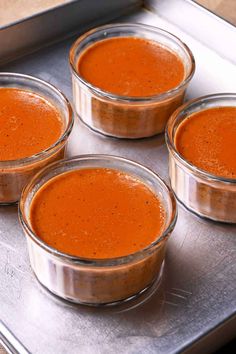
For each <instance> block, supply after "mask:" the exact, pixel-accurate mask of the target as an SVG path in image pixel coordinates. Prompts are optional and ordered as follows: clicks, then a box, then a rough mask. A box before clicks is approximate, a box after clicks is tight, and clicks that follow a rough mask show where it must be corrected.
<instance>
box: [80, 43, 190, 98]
mask: <svg viewBox="0 0 236 354" xmlns="http://www.w3.org/2000/svg"><path fill="white" fill-rule="evenodd" d="M78 72H79V74H80V75H81V76H82V77H83V78H84V79H85V80H87V81H88V82H89V83H91V84H93V85H94V86H96V87H98V88H100V89H102V90H105V91H108V92H111V93H114V94H118V95H123V96H151V95H155V94H160V93H163V92H166V91H168V90H170V89H173V88H174V87H176V86H178V85H179V84H180V83H181V82H182V81H183V79H184V65H183V63H182V61H181V59H180V58H179V57H178V56H177V55H176V54H175V53H174V52H172V51H171V50H169V49H168V48H166V47H164V46H162V45H160V44H158V43H157V42H155V41H151V40H147V39H142V38H138V37H136V38H134V37H119V38H110V39H105V40H101V41H99V42H97V43H95V44H93V45H91V46H89V47H88V48H87V49H85V51H84V52H83V53H82V54H81V56H80V58H79V61H78Z"/></svg>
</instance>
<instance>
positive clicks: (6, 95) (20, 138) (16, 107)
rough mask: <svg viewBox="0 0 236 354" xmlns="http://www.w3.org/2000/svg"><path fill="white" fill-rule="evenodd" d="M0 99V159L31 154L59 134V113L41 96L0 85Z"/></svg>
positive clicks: (43, 147) (46, 145)
mask: <svg viewBox="0 0 236 354" xmlns="http://www.w3.org/2000/svg"><path fill="white" fill-rule="evenodd" d="M0 102H1V106H0V161H6V160H16V159H21V158H24V157H29V156H32V155H35V154H37V153H39V152H40V151H43V150H45V149H47V148H49V147H50V146H51V145H53V144H54V143H55V142H56V141H57V140H58V138H59V137H60V136H61V134H62V120H61V117H60V113H59V111H58V110H57V109H56V107H54V106H53V105H52V104H51V103H50V102H48V101H47V100H45V99H44V98H43V97H41V96H39V95H37V94H34V93H31V92H29V91H24V90H21V89H17V88H0Z"/></svg>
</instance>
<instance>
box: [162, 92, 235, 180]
mask: <svg viewBox="0 0 236 354" xmlns="http://www.w3.org/2000/svg"><path fill="white" fill-rule="evenodd" d="M224 97H225V98H227V97H228V98H230V97H233V98H235V100H236V93H233V92H223V93H213V94H209V95H204V96H200V97H198V98H194V99H191V100H189V101H187V102H185V103H184V104H182V105H181V106H180V107H178V108H177V109H176V110H175V111H174V112H173V113H172V115H171V116H170V118H169V120H168V121H167V125H166V129H165V140H166V145H167V147H168V150H169V151H170V153H172V154H173V155H174V156H175V158H177V160H178V161H179V162H181V163H182V164H183V165H184V166H185V167H186V168H187V169H189V170H191V171H192V172H193V173H194V174H198V175H200V176H202V177H204V178H205V179H207V180H208V181H217V182H219V183H222V182H223V183H226V184H230V185H232V184H233V185H234V184H236V178H226V177H221V176H217V175H214V174H211V173H208V172H206V171H204V170H202V169H200V168H198V167H197V166H195V165H193V164H192V163H191V162H188V161H187V160H186V159H185V158H184V157H182V156H181V154H180V153H179V152H178V150H177V149H176V147H175V145H174V142H173V141H172V138H171V137H170V135H169V127H170V125H171V124H174V121H175V120H176V119H177V117H178V116H179V114H180V113H181V112H182V111H183V110H184V109H186V108H188V107H190V106H192V105H193V104H196V103H198V102H199V104H200V102H204V101H207V100H208V99H209V100H211V99H217V98H224ZM216 107H217V106H216ZM221 107H224V106H221ZM232 107H233V106H232ZM235 107H236V106H235ZM206 109H210V108H206ZM199 111H200V110H199ZM186 118H187V117H186ZM186 118H184V119H186Z"/></svg>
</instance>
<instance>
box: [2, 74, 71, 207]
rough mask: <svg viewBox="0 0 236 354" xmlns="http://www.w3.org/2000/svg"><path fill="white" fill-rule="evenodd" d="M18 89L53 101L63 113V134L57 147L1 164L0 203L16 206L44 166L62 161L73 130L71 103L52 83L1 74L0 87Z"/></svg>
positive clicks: (22, 76) (19, 75)
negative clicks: (23, 191) (30, 182)
mask: <svg viewBox="0 0 236 354" xmlns="http://www.w3.org/2000/svg"><path fill="white" fill-rule="evenodd" d="M6 87H11V88H19V89H22V90H26V91H29V92H33V93H35V94H38V95H40V96H42V97H44V98H45V99H47V100H48V101H49V102H51V103H52V104H53V105H54V106H55V107H56V108H57V109H58V111H59V112H60V113H61V119H62V122H63V133H62V135H61V137H60V138H59V139H58V140H57V141H56V143H55V144H53V145H52V146H50V147H49V148H47V149H46V150H44V151H41V152H39V153H38V154H35V155H33V156H30V157H26V158H22V159H18V160H9V161H0V204H10V203H15V202H17V201H18V200H19V199H20V195H21V191H22V189H23V188H24V186H25V185H26V184H27V182H28V181H29V180H30V179H31V177H32V176H33V175H34V174H35V173H36V172H37V171H38V170H40V169H41V168H43V167H44V166H45V165H47V164H49V163H51V162H53V161H56V160H59V159H62V158H63V157H64V153H65V146H66V142H67V140H68V137H69V135H70V132H71V130H72V127H73V115H72V109H71V105H70V103H69V101H68V100H67V99H66V97H65V96H64V95H63V94H62V93H61V92H60V91H59V90H58V89H56V88H55V87H54V86H52V85H51V84H49V83H47V82H45V81H42V80H40V79H37V78H35V77H32V76H27V75H23V74H15V73H0V88H6Z"/></svg>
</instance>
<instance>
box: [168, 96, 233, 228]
mask: <svg viewBox="0 0 236 354" xmlns="http://www.w3.org/2000/svg"><path fill="white" fill-rule="evenodd" d="M220 106H222V107H225V106H230V107H232V106H234V107H236V94H234V93H232V94H231V93H225V94H216V95H209V96H204V97H201V98H199V99H196V100H192V101H190V102H187V103H186V104H184V105H183V106H182V107H180V108H179V109H177V110H176V111H175V112H174V113H173V115H172V116H171V118H170V120H169V121H168V124H167V127H166V143H167V146H168V150H169V176H170V181H171V186H172V189H173V190H174V192H175V195H176V197H177V198H178V200H179V201H180V202H181V203H182V204H183V205H184V206H185V207H187V208H188V209H189V210H191V211H193V212H194V213H196V214H198V215H199V216H203V217H206V218H209V219H212V220H215V221H222V222H227V223H236V179H230V178H223V177H218V176H214V175H212V174H210V173H207V172H205V171H203V170H201V169H199V168H197V167H196V166H194V165H192V164H191V163H189V162H187V161H186V160H185V159H184V158H183V157H182V156H181V155H180V154H179V153H178V151H177V150H176V147H175V144H174V141H175V133H176V131H177V129H178V126H179V124H180V123H181V122H182V121H183V120H184V119H186V118H187V117H189V116H190V115H191V114H193V113H195V112H199V111H201V110H204V109H208V108H213V107H220ZM232 153H234V152H232Z"/></svg>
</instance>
